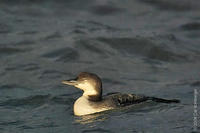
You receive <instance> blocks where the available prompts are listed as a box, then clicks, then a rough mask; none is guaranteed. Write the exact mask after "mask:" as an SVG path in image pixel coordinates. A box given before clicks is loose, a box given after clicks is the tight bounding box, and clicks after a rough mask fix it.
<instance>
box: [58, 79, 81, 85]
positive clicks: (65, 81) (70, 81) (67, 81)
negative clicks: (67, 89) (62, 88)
mask: <svg viewBox="0 0 200 133" xmlns="http://www.w3.org/2000/svg"><path fill="white" fill-rule="evenodd" d="M61 83H62V84H67V85H75V84H76V83H77V81H73V80H63V81H61Z"/></svg>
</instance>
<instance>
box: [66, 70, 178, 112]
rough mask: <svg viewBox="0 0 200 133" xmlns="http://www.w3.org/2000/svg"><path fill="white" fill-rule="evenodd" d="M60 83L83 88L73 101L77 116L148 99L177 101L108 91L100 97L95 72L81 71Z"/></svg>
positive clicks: (100, 89) (99, 87) (99, 80)
mask: <svg viewBox="0 0 200 133" xmlns="http://www.w3.org/2000/svg"><path fill="white" fill-rule="evenodd" d="M62 83H63V84H67V85H72V86H75V87H77V88H80V89H81V90H83V95H82V96H81V97H80V98H78V99H77V100H76V102H75V103H74V114H75V115H77V116H81V115H88V114H93V113H97V112H102V111H105V110H111V109H116V108H119V107H124V106H128V105H132V104H137V103H141V102H145V101H148V100H152V101H155V102H162V103H179V100H177V99H172V100H167V99H162V98H156V97H148V96H142V95H135V94H123V93H110V94H107V95H106V96H104V97H102V82H101V79H100V78H99V77H98V76H97V75H96V74H93V73H88V72H81V73H80V74H79V75H78V77H77V78H75V79H71V80H64V81H62Z"/></svg>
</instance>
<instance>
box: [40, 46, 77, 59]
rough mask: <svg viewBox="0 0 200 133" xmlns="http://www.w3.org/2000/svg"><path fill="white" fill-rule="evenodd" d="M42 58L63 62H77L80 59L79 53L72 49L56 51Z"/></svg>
mask: <svg viewBox="0 0 200 133" xmlns="http://www.w3.org/2000/svg"><path fill="white" fill-rule="evenodd" d="M42 56H43V57H46V58H50V59H55V60H56V61H61V62H68V61H76V60H78V59H79V53H78V52H77V51H76V50H74V49H72V48H62V49H56V50H54V51H51V52H49V53H45V54H43V55H42Z"/></svg>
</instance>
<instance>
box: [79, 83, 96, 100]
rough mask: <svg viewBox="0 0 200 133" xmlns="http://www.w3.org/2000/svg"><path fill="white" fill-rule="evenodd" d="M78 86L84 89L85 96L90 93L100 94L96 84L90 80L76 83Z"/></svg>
mask: <svg viewBox="0 0 200 133" xmlns="http://www.w3.org/2000/svg"><path fill="white" fill-rule="evenodd" d="M76 87H77V88H80V89H81V90H83V91H84V93H83V96H84V97H88V96H90V95H99V93H98V92H97V91H96V89H95V88H94V86H93V85H92V84H90V83H88V82H84V83H80V84H78V85H76Z"/></svg>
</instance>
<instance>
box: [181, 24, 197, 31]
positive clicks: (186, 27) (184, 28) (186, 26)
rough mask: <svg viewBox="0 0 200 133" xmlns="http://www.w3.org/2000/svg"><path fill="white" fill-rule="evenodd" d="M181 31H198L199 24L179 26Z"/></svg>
mask: <svg viewBox="0 0 200 133" xmlns="http://www.w3.org/2000/svg"><path fill="white" fill-rule="evenodd" d="M181 29H183V30H187V31H189V30H200V23H199V22H192V23H187V24H183V25H182V26H181Z"/></svg>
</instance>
